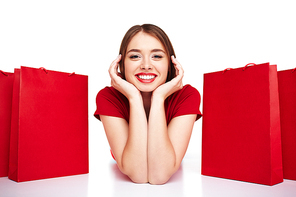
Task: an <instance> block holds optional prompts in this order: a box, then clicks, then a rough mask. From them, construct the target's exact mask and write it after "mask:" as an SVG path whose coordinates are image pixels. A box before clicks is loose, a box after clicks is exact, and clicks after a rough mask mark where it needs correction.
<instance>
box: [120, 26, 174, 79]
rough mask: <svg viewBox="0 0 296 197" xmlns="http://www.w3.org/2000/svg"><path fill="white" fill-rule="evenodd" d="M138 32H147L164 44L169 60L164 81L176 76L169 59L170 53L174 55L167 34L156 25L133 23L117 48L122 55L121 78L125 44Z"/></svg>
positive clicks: (123, 75)
mask: <svg viewBox="0 0 296 197" xmlns="http://www.w3.org/2000/svg"><path fill="white" fill-rule="evenodd" d="M139 32H144V33H147V34H149V35H151V36H153V37H155V38H157V39H158V40H159V41H160V42H161V43H162V45H163V46H164V48H165V50H166V53H167V55H168V58H169V62H170V65H169V69H168V75H167V80H166V81H170V80H171V79H173V78H174V77H175V76H176V72H175V67H174V64H173V63H172V61H171V56H172V55H174V56H175V57H176V55H175V51H174V48H173V45H172V43H171V41H170V39H169V37H168V36H167V34H166V33H165V32H164V31H163V30H162V29H161V28H159V27H157V26H156V25H152V24H143V25H135V26H133V27H131V28H130V29H129V30H128V31H127V32H126V34H125V36H124V37H123V39H122V42H121V45H120V49H119V54H121V55H122V58H121V61H120V63H119V69H120V72H121V75H122V77H123V79H125V73H124V59H125V56H126V50H127V46H128V44H129V43H130V41H131V40H132V38H133V37H134V36H135V35H136V34H137V33H139Z"/></svg>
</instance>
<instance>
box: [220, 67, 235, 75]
mask: <svg viewBox="0 0 296 197" xmlns="http://www.w3.org/2000/svg"><path fill="white" fill-rule="evenodd" d="M232 69H233V68H226V69H224V70H223V73H222V74H224V73H225V72H226V71H228V70H232Z"/></svg>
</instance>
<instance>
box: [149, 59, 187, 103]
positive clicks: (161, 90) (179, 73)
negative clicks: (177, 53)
mask: <svg viewBox="0 0 296 197" xmlns="http://www.w3.org/2000/svg"><path fill="white" fill-rule="evenodd" d="M171 59H172V62H173V64H174V66H175V69H176V77H175V78H173V79H172V80H171V81H169V82H166V83H164V84H162V85H160V86H159V87H158V88H156V89H155V90H154V91H153V98H154V97H158V98H161V99H163V100H165V99H166V98H167V97H168V96H170V95H171V94H173V93H174V92H176V91H178V90H181V89H182V88H183V82H182V79H183V76H184V70H183V68H182V66H181V64H180V63H179V62H178V61H177V59H176V58H175V57H174V56H171Z"/></svg>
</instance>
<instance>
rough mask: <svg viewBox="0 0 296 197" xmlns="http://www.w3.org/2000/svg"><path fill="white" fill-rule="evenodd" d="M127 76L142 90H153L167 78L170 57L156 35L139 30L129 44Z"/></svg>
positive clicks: (126, 58)
mask: <svg viewBox="0 0 296 197" xmlns="http://www.w3.org/2000/svg"><path fill="white" fill-rule="evenodd" d="M124 65H125V78H126V80H127V81H128V82H130V83H132V84H133V85H135V86H136V88H138V90H140V91H141V92H152V91H153V90H155V89H156V88H157V87H158V86H160V85H162V84H164V83H165V82H166V79H167V74H168V67H169V57H168V54H167V53H166V51H165V49H164V47H163V45H162V44H161V42H160V41H159V40H158V39H156V38H155V37H153V36H151V35H149V34H147V33H143V32H139V33H137V34H136V35H135V36H134V37H133V38H132V40H131V41H130V43H129V44H128V46H127V52H126V56H125V59H124Z"/></svg>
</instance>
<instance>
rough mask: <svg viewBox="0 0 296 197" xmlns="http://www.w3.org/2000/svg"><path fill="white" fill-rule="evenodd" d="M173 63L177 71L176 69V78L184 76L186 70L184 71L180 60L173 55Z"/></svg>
mask: <svg viewBox="0 0 296 197" xmlns="http://www.w3.org/2000/svg"><path fill="white" fill-rule="evenodd" d="M172 62H173V64H174V66H175V69H176V76H178V75H181V76H183V74H184V70H183V68H182V66H181V64H180V63H179V62H178V60H177V59H176V58H175V57H174V56H173V55H172Z"/></svg>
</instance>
